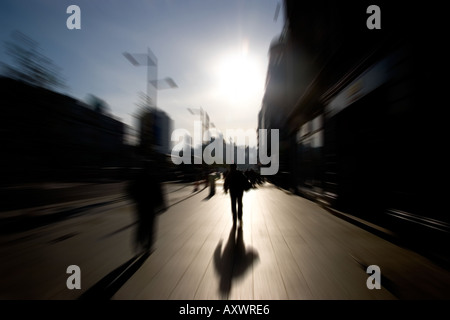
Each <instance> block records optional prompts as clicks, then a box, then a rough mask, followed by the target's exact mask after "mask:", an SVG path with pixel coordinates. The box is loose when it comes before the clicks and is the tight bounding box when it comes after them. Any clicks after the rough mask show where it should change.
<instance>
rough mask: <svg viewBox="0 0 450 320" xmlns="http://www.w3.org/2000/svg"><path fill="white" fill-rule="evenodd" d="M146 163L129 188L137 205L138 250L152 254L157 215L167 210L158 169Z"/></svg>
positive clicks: (150, 163) (152, 164)
mask: <svg viewBox="0 0 450 320" xmlns="http://www.w3.org/2000/svg"><path fill="white" fill-rule="evenodd" d="M154 166H155V164H154V163H152V162H145V163H144V165H143V166H142V168H141V170H139V173H137V176H136V177H135V179H134V180H132V181H131V184H130V186H129V194H130V196H131V198H132V199H133V200H134V201H135V204H136V213H137V222H138V225H137V230H136V238H135V239H136V242H135V244H136V248H137V249H138V248H139V247H141V248H142V249H144V250H145V251H146V252H148V253H150V252H151V251H152V250H153V248H152V246H153V241H154V231H155V230H154V229H155V228H154V225H155V217H156V215H157V214H159V213H161V212H162V211H164V210H165V199H164V195H163V191H162V185H161V181H160V177H159V175H158V173H157V170H158V169H157V168H155V167H154Z"/></svg>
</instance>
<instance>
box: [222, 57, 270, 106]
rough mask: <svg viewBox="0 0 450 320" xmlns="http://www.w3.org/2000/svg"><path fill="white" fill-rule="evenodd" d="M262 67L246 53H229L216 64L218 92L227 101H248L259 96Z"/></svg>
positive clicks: (262, 87) (261, 86) (262, 73)
mask: <svg viewBox="0 0 450 320" xmlns="http://www.w3.org/2000/svg"><path fill="white" fill-rule="evenodd" d="M263 70H264V69H263V68H261V66H260V65H259V64H258V61H257V60H256V59H254V58H252V57H250V56H249V55H248V54H247V53H245V52H242V53H237V54H230V55H228V56H225V57H223V58H222V59H221V60H220V62H219V64H218V79H219V85H218V86H219V92H220V94H221V95H223V97H225V98H226V99H227V100H228V101H229V102H231V103H235V104H241V103H248V102H249V101H251V100H253V99H255V98H258V97H260V96H261V94H262V92H263V89H264V82H265V76H264V74H265V73H264V71H263Z"/></svg>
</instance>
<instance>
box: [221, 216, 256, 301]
mask: <svg viewBox="0 0 450 320" xmlns="http://www.w3.org/2000/svg"><path fill="white" fill-rule="evenodd" d="M236 233H237V235H236ZM258 259H259V256H258V252H257V251H255V250H253V249H246V248H245V244H244V239H243V231H242V227H241V226H239V228H237V230H236V226H235V225H233V227H232V228H231V231H230V235H229V237H228V241H227V243H226V245H225V247H224V249H223V251H222V240H221V241H220V242H219V244H218V245H217V247H216V249H215V251H214V266H215V268H216V271H217V272H218V273H219V277H220V281H219V292H220V295H221V297H222V298H227V297H228V294H229V293H230V290H231V286H232V282H233V279H235V278H239V277H242V276H244V275H245V273H246V272H247V271H248V270H249V269H250V267H251V266H252V264H253V263H254V262H255V261H257V260H258Z"/></svg>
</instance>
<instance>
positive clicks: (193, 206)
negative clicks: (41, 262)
mask: <svg viewBox="0 0 450 320" xmlns="http://www.w3.org/2000/svg"><path fill="white" fill-rule="evenodd" d="M207 194H208V193H207V191H206V190H205V191H204V192H202V193H200V194H198V195H196V196H195V197H192V198H191V199H189V200H188V201H186V202H184V203H183V204H182V205H179V206H175V207H173V208H171V209H170V210H169V211H168V212H166V213H165V214H164V215H163V216H161V217H160V219H159V223H158V239H157V242H156V250H155V251H154V252H153V254H152V255H151V256H150V257H149V258H148V259H147V261H146V262H145V263H144V264H143V265H142V266H141V267H140V269H139V270H138V271H137V272H136V273H135V274H134V275H133V276H132V277H131V279H129V280H128V281H127V283H126V284H125V285H123V286H122V288H121V289H120V290H119V291H118V292H117V293H116V294H115V295H114V296H113V299H416V298H420V299H433V298H444V297H445V298H448V297H450V295H449V288H450V287H449V284H450V273H449V272H447V271H445V270H442V269H440V268H439V267H437V266H435V265H433V264H432V263H430V261H428V260H427V259H425V258H423V257H421V256H420V255H418V254H415V253H414V252H412V251H410V250H408V249H404V248H400V247H398V246H396V245H394V244H392V243H390V242H388V241H386V240H383V239H382V238H380V237H378V236H375V235H373V234H371V233H369V232H367V231H365V230H363V229H361V228H359V227H357V226H355V225H353V224H351V223H348V222H346V221H344V220H342V219H339V218H338V217H336V216H333V215H331V214H330V213H329V212H327V211H326V210H324V209H322V208H320V207H319V206H317V205H316V204H315V203H312V202H310V201H308V200H305V199H303V198H301V197H298V196H295V195H292V194H290V193H286V192H284V191H282V190H279V189H277V188H276V187H274V186H272V185H270V184H266V185H265V186H263V187H260V188H258V189H257V190H251V191H249V192H247V193H245V195H244V218H243V227H242V229H241V231H240V230H239V225H238V227H237V229H236V232H235V231H234V230H233V227H232V219H231V211H230V200H229V196H228V195H225V194H224V193H223V191H222V189H221V187H219V188H218V192H217V193H216V195H215V196H213V197H212V198H210V199H209V200H206V199H205V198H206V196H207ZM241 236H242V238H241V239H240V237H241ZM369 265H377V266H379V268H380V271H381V289H372V290H370V289H369V288H368V286H367V280H368V278H369V276H370V274H368V273H366V271H367V267H368V266H369Z"/></svg>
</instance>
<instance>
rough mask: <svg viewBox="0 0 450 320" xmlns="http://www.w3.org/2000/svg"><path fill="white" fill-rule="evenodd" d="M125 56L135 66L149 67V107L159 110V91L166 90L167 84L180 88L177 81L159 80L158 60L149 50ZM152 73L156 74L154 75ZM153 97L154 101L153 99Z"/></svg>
mask: <svg viewBox="0 0 450 320" xmlns="http://www.w3.org/2000/svg"><path fill="white" fill-rule="evenodd" d="M123 55H124V56H125V58H127V60H128V61H129V62H130V63H131V64H132V65H133V66H147V107H149V108H150V107H154V108H155V109H157V107H158V103H157V96H158V90H160V89H166V88H164V87H163V84H164V83H165V84H167V85H168V88H178V86H177V84H176V83H175V81H173V79H172V78H164V79H161V80H158V59H157V58H156V56H155V55H154V54H153V52H152V51H151V50H150V48H147V53H146V54H142V53H137V54H131V53H128V52H124V53H123ZM152 71H153V72H154V74H153V75H152ZM151 87H153V88H154V92H153V94H150V91H151ZM151 97H153V99H151Z"/></svg>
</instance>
